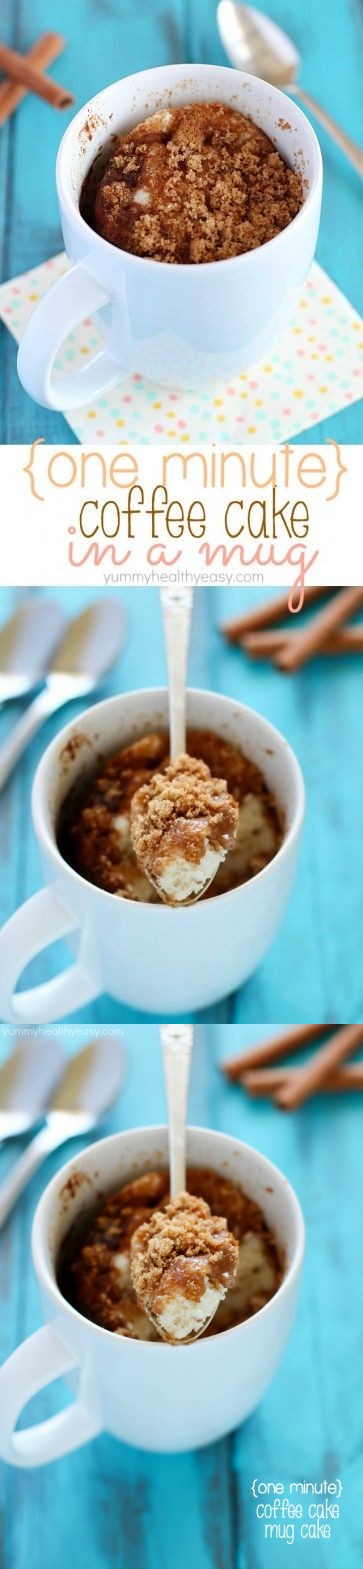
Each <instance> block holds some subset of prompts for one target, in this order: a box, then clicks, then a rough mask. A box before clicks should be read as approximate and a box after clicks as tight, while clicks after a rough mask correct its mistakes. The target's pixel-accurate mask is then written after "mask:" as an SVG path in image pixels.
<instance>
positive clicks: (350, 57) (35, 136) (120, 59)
mask: <svg viewBox="0 0 363 1569" xmlns="http://www.w3.org/2000/svg"><path fill="white" fill-rule="evenodd" d="M269 11H270V14H271V15H272V16H274V17H275V19H276V20H277V21H279V22H280V23H281V24H282V25H283V26H284V25H285V26H286V27H287V28H288V29H289V30H290V32H291V33H292V35H293V36H294V38H295V41H296V44H297V46H298V48H299V50H300V51H301V55H302V59H303V69H302V73H301V79H302V82H303V84H304V85H305V86H306V87H310V88H311V91H312V92H313V93H314V92H315V95H316V97H319V94H320V96H321V98H322V100H323V101H324V102H325V103H326V106H327V108H328V109H330V110H331V113H332V114H333V115H334V114H335V115H336V117H337V119H340V120H341V123H342V124H343V125H345V126H346V128H347V130H349V131H350V132H351V134H352V135H353V136H356V138H357V139H358V140H359V139H360V141H361V142H362V140H363V129H362V109H361V84H360V62H361V58H362V17H361V12H360V11H359V9H358V7H352V6H351V7H348V6H347V5H346V0H335V5H334V26H332V25H331V6H330V4H329V0H321V3H320V5H319V6H315V7H313V6H310V7H308V8H306V7H305V8H304V7H303V8H301V6H300V5H299V0H294V4H291V5H289V6H286V4H285V3H284V0H270V5H269ZM53 20H54V26H56V27H57V28H58V29H59V31H62V32H63V33H64V35H65V37H66V39H67V40H68V46H67V50H66V52H65V53H64V56H61V58H60V60H59V61H58V62H57V63H56V64H55V66H54V67H53V68H52V70H53V73H54V75H55V76H56V77H57V78H58V80H59V81H64V82H65V83H66V85H69V87H70V88H71V90H73V92H74V94H75V96H76V100H77V106H80V105H81V104H82V103H84V102H85V101H86V100H87V98H88V97H89V96H90V95H91V94H92V93H94V92H95V91H96V90H97V89H98V88H99V86H100V85H101V84H102V85H103V84H105V83H107V82H109V81H113V80H114V79H115V76H116V75H117V74H120V75H123V74H127V73H129V72H132V71H135V70H141V69H144V68H146V67H148V66H153V65H157V64H162V63H167V62H168V61H176V60H182V59H183V58H184V59H186V60H196V61H198V60H200V61H211V62H218V61H222V60H223V59H224V55H223V51H222V48H221V45H220V43H219V39H218V33H217V28H216V22H215V0H198V5H197V6H196V5H194V4H192V3H191V0H169V3H168V5H166V4H165V3H164V0H153V4H152V6H150V4H148V3H146V0H143V3H140V4H138V5H137V6H136V7H134V6H132V5H131V4H130V3H129V0H123V3H122V4H119V3H117V0H107V4H106V5H104V4H101V3H97V0H78V3H77V6H75V5H74V0H58V5H57V13H56V16H55V17H54V19H53V18H50V17H49V9H48V10H47V8H46V4H45V0H34V3H33V6H32V10H31V16H30V15H29V8H28V6H27V4H26V0H22V3H21V4H20V3H19V4H18V6H17V7H16V8H15V7H14V4H13V0H4V3H3V7H2V36H3V37H4V39H6V40H7V41H8V42H11V43H13V44H15V46H16V47H18V48H23V49H25V48H26V46H27V45H29V43H30V42H31V41H32V40H33V39H34V38H35V37H36V36H37V34H39V33H40V32H41V31H42V30H44V29H45V28H47V27H49V25H51V23H52V21H53ZM69 117H70V116H67V115H60V114H58V113H57V112H56V111H53V110H51V109H49V107H48V106H47V105H46V104H44V103H40V102H35V101H34V100H32V99H30V98H29V99H28V100H27V101H25V102H24V103H23V105H22V106H21V108H20V109H19V111H18V112H17V114H16V115H15V116H14V117H13V119H12V121H11V122H10V123H9V125H8V126H5V127H3V128H2V129H1V130H0V180H1V184H2V188H3V190H4V192H5V201H4V203H3V208H2V217H1V219H0V252H1V277H2V278H7V277H10V276H13V275H15V274H16V273H19V272H21V271H23V270H25V269H26V268H29V267H31V266H33V265H36V263H37V262H38V261H40V260H43V259H45V257H47V256H49V255H52V254H54V253H55V252H56V251H57V250H59V248H60V243H61V238H60V229H59V221H58V213H57V203H56V196H55V187H54V161H55V156H56V151H57V147H58V143H59V140H60V137H61V134H62V130H63V129H64V128H65V125H66V124H67V118H69ZM321 141H322V149H323V154H324V162H325V192H324V205H323V217H322V226H321V233H320V240H319V249H318V258H319V260H320V261H321V263H322V265H323V266H324V267H325V268H326V269H327V271H328V272H329V273H331V275H332V277H333V278H334V279H335V281H336V283H338V284H339V286H340V287H341V288H342V289H343V290H344V291H345V293H346V294H347V295H348V297H349V298H350V299H352V301H353V303H354V304H355V306H356V308H357V309H361V310H362V308H363V295H362V280H361V264H360V259H361V255H362V247H363V214H362V204H361V202H360V195H361V191H360V182H359V179H358V176H357V175H356V174H355V173H354V171H351V170H350V169H349V168H348V166H347V164H346V162H345V160H344V159H343V156H342V154H341V153H339V152H338V151H337V149H335V148H333V147H332V146H331V143H330V142H329V140H328V138H327V137H326V136H325V135H324V133H321ZM29 154H30V156H29ZM0 354H1V360H0V367H1V377H2V385H3V396H2V402H1V424H0V439H1V441H5V442H18V441H30V440H32V439H33V438H34V436H35V435H38V434H42V435H43V436H44V438H45V440H46V441H49V442H52V441H54V442H57V443H61V442H64V440H65V435H66V431H67V429H68V427H66V424H65V421H64V420H63V419H62V417H61V416H59V415H57V414H52V413H50V412H49V411H46V410H38V409H36V407H35V405H34V404H33V403H32V402H31V401H30V399H29V398H27V396H26V395H25V393H23V391H22V389H21V387H20V386H19V383H18V380H17V375H16V365H15V360H16V350H15V345H14V343H12V342H11V340H10V338H9V335H8V334H7V333H6V332H5V329H4V328H2V329H1V333H0ZM313 435H314V441H315V442H317V441H323V440H325V439H326V438H327V436H329V435H331V436H337V438H338V439H339V440H343V441H351V442H357V441H359V440H360V439H361V435H362V424H361V413H359V410H358V409H357V408H356V407H352V408H348V409H345V410H344V411H343V413H342V415H341V416H340V415H339V416H336V417H334V420H328V421H326V422H322V423H321V424H320V425H319V426H316V427H315V428H314V433H313ZM67 439H68V441H69V440H71V441H72V439H74V438H72V436H69V435H68V436H67ZM301 439H302V438H300V440H301Z"/></svg>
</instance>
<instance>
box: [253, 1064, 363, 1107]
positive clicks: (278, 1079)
mask: <svg viewBox="0 0 363 1569" xmlns="http://www.w3.org/2000/svg"><path fill="white" fill-rule="evenodd" d="M297 1073H299V1068H284V1067H283V1066H282V1067H281V1068H250V1070H249V1072H248V1073H246V1074H244V1076H243V1078H241V1080H240V1083H241V1085H242V1088H243V1089H244V1090H247V1094H248V1095H252V1096H253V1098H254V1099H255V1098H256V1099H260V1097H261V1099H262V1097H264V1096H267V1095H274V1094H275V1092H276V1090H279V1089H280V1088H281V1086H282V1085H283V1084H293V1083H294V1082H295V1079H296V1074H297ZM338 1090H363V1062H349V1063H346V1064H345V1066H344V1067H343V1068H334V1069H333V1070H332V1072H331V1073H329V1075H328V1078H326V1079H324V1084H321V1085H320V1086H319V1091H318V1093H319V1094H320V1093H321V1094H322V1095H325V1094H326V1093H329V1094H333V1093H335V1091H338Z"/></svg>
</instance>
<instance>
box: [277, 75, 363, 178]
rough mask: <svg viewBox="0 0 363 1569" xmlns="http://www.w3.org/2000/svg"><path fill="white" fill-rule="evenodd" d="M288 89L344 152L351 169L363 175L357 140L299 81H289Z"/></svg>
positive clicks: (361, 151) (362, 150) (362, 156)
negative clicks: (354, 139) (349, 134)
mask: <svg viewBox="0 0 363 1569" xmlns="http://www.w3.org/2000/svg"><path fill="white" fill-rule="evenodd" d="M288 91H289V92H291V93H293V95H294V97H295V98H299V100H300V101H301V103H302V104H304V106H305V109H310V110H311V113H312V114H313V115H314V116H315V119H316V120H317V121H318V124H319V125H322V126H323V129H324V131H328V135H329V136H331V138H332V141H333V142H336V144H337V147H340V149H341V152H343V153H345V156H346V158H348V161H349V163H351V164H352V165H353V169H356V171H357V174H360V175H361V176H363V148H362V147H359V146H358V142H354V141H353V137H352V136H348V133H347V131H343V128H342V126H341V125H338V124H337V121H336V120H333V119H332V116H331V114H328V113H327V110H326V109H323V106H322V104H318V103H317V102H316V98H312V96H311V93H307V92H306V90H305V87H300V83H299V82H291V83H290V82H289V85H288Z"/></svg>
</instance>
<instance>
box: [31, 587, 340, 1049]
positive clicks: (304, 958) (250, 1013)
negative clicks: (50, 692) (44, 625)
mask: <svg viewBox="0 0 363 1569" xmlns="http://www.w3.org/2000/svg"><path fill="white" fill-rule="evenodd" d="M57 592H59V598H60V599H61V600H62V603H63V604H64V605H65V606H66V608H67V610H68V611H69V613H70V614H71V613H72V612H73V613H74V612H75V611H76V608H77V607H78V606H80V605H83V604H84V603H85V602H86V601H88V600H89V598H91V594H90V592H89V590H84V589H78V588H77V589H76V588H72V589H71V590H64V589H61V590H59V591H58V590H57ZM108 592H117V591H114V590H108ZM261 592H263V593H264V592H265V590H264V591H261V590H256V589H252V588H251V589H246V590H238V589H205V590H198V594H197V596H196V603H195V613H194V622H193V632H192V644H191V659H190V684H191V685H193V686H201V687H206V688H208V687H209V688H211V689H212V690H215V691H221V692H225V693H226V694H227V695H228V696H230V697H232V698H236V699H237V700H239V701H241V702H246V703H247V704H248V705H250V706H251V707H252V708H256V709H257V710H260V711H261V713H263V714H265V715H266V717H267V718H268V719H269V720H271V722H272V723H273V724H275V725H277V727H278V728H279V729H280V730H282V731H283V733H284V734H285V735H286V736H287V738H288V740H289V741H290V743H291V745H292V746H293V747H294V749H295V751H296V753H297V755H298V757H299V759H300V762H301V765H302V769H303V773H304V776H305V780H306V787H307V818H306V826H305V831H304V838H303V847H302V853H301V858H300V866H299V873H298V878H297V882H296V886H295V889H294V892H293V895H292V899H291V902H290V905H289V909H288V912H287V915H286V917H285V920H284V923H283V926H282V928H281V931H280V932H279V934H278V936H277V938H276V941H275V943H274V944H273V947H272V949H271V950H270V952H269V953H268V954H267V957H266V958H265V960H264V962H263V964H262V965H261V966H260V969H259V970H258V971H257V974H256V975H255V976H253V977H252V978H251V980H250V981H248V982H247V984H246V985H245V986H244V987H243V988H242V989H241V991H240V993H239V994H238V995H236V996H235V997H234V998H230V999H226V1000H224V1001H223V1002H222V1003H221V1004H220V1005H219V1007H218V1008H217V1009H214V1010H213V1014H212V1015H211V1017H213V1019H214V1020H216V1021H217V1020H218V1019H221V1020H224V1021H225V1022H233V1020H239V1019H241V1020H243V1022H244V1023H250V1022H251V1023H253V1022H254V1021H255V1020H256V1018H257V1019H258V1018H259V1019H265V1021H266V1022H271V1023H273V1021H274V1020H275V1019H279V1020H280V1021H283V1020H285V1019H287V1020H292V1019H293V1020H297V1021H298V1020H302V1019H305V1020H314V1019H317V1018H318V1019H321V1020H322V1021H323V1020H324V1019H325V1020H329V1019H332V1018H333V1019H338V1020H339V1019H344V1020H350V1019H357V1018H358V1019H359V1018H362V1009H363V977H362V964H361V952H362V926H363V912H362V893H361V890H362V883H363V841H362V836H361V835H359V834H357V821H358V820H359V809H360V808H359V802H360V798H361V766H362V765H361V759H362V747H363V703H362V684H363V676H362V662H361V658H360V657H357V656H355V657H353V656H352V657H349V658H348V657H345V658H344V659H338V658H332V659H330V660H328V659H324V660H323V659H320V660H315V661H314V663H312V664H311V666H309V667H307V668H306V669H305V670H304V671H302V672H301V673H300V674H298V675H296V676H295V677H293V678H288V677H284V676H283V675H282V674H281V673H280V672H279V671H277V670H276V669H274V668H273V667H272V666H271V667H270V666H268V665H267V664H266V665H265V664H262V663H261V664H257V663H255V664H252V663H250V662H249V661H248V660H247V659H246V658H245V656H242V654H241V653H240V652H239V651H238V650H236V649H232V648H230V647H229V646H228V645H227V644H226V643H225V642H224V640H222V638H221V637H220V634H219V632H218V626H219V624H220V623H221V621H223V620H224V619H227V616H228V615H230V616H232V615H233V614H234V613H236V611H237V609H238V608H239V607H240V606H241V604H242V602H243V594H244V595H245V596H248V604H250V603H251V602H252V597H253V596H254V597H255V598H257V597H258V595H259V594H261ZM13 601H14V594H13V591H6V590H3V591H2V593H1V598H0V614H1V617H5V614H6V607H8V608H9V606H10V604H11V603H13ZM123 601H124V604H125V607H126V611H127V615H128V640H127V646H126V648H125V651H124V654H123V656H122V658H121V660H120V663H119V666H118V667H117V669H116V670H115V671H114V672H113V674H112V677H111V678H110V680H109V682H108V686H107V691H108V692H110V693H112V692H116V691H118V690H121V691H123V690H127V689H128V690H131V689H132V688H133V687H141V686H143V685H145V684H146V685H149V686H152V685H158V684H159V683H161V684H164V682H165V668H164V653H163V641H162V631H161V622H160V614H159V604H158V596H157V593H156V591H154V590H148V591H147V593H145V590H143V589H130V590H126V591H125V592H124V593H123ZM80 706H83V705H80ZM75 711H76V710H75V707H74V712H75ZM13 712H14V710H13V711H12V713H13ZM70 712H71V711H70V710H68V712H67V711H66V710H64V715H63V716H62V715H61V714H59V715H58V717H54V719H53V720H50V721H49V723H48V724H47V726H46V729H45V730H44V731H43V732H42V733H41V734H39V736H38V737H37V739H36V740H35V741H34V743H33V745H32V747H31V748H30V749H29V750H28V753H27V754H26V757H25V758H24V760H23V763H22V765H21V766H20V768H19V769H18V770H17V772H16V774H14V776H13V778H12V780H11V782H10V783H9V785H8V788H7V789H6V790H5V791H4V792H3V794H2V795H1V797H0V856H1V861H2V867H3V869H4V875H3V876H2V879H1V885H0V921H1V923H2V922H3V921H4V920H5V919H7V917H8V916H9V915H10V914H11V913H12V911H13V910H14V909H15V908H16V907H17V906H18V905H19V904H20V903H21V901H22V900H23V899H24V898H27V897H28V896H29V895H30V894H31V893H32V892H34V890H35V889H36V888H37V887H39V885H40V868H39V858H38V852H37V847H36V845H35V841H34V835H33V830H32V827H31V824H30V820H29V801H30V792H31V784H32V779H33V775H34V771H35V768H36V765H37V762H38V761H39V759H40V757H41V755H42V752H43V750H44V747H45V745H46V744H47V742H48V741H49V740H50V739H51V737H52V736H53V735H55V734H57V733H58V730H59V728H60V725H61V723H64V722H65V721H66V719H67V718H68V715H69V716H70ZM12 713H10V711H9V713H8V714H5V712H3V714H2V715H0V739H1V736H2V735H3V734H5V731H6V728H7V726H8V725H9V723H11V721H12ZM24 824H26V831H25V832H24ZM60 960H61V948H60V945H59V948H58V949H57V950H55V949H54V950H49V951H48V953H47V955H46V956H44V957H43V958H41V959H39V960H37V961H36V962H34V963H33V965H32V966H31V968H30V969H29V972H28V975H29V981H31V982H33V983H36V982H37V981H42V980H44V979H45V978H46V976H48V975H50V974H53V973H55V971H56V969H57V968H58V966H59V964H60ZM78 1017H79V1021H80V1020H81V1019H82V1020H83V1021H91V1020H92V1019H93V1020H98V1021H100V1022H104V1021H105V1020H108V1021H109V1022H114V1023H117V1022H120V1021H121V1019H127V1020H130V1022H137V1015H135V1014H128V1013H127V1011H126V1012H123V1010H122V1007H121V1005H118V1004H117V1003H113V1002H112V1001H111V1000H110V998H106V997H102V998H101V999H99V1000H98V1002H97V1003H96V1004H94V1005H92V1007H91V1008H89V1009H84V1010H83V1011H82V1013H81V1014H80V1015H79V1016H78ZM140 1017H141V1015H140ZM208 1018H209V1014H208V1012H207V1013H206V1019H208Z"/></svg>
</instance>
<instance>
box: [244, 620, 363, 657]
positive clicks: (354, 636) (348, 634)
mask: <svg viewBox="0 0 363 1569" xmlns="http://www.w3.org/2000/svg"><path fill="white" fill-rule="evenodd" d="M295 637H296V632H295V630H294V631H290V627H289V628H286V627H285V629H282V630H281V631H279V630H278V629H276V631H274V630H273V629H272V630H271V631H270V630H268V631H267V632H248V633H247V636H246V637H244V638H243V639H242V648H244V649H245V652H246V654H249V655H250V657H251V658H252V659H269V658H270V657H271V655H273V654H276V653H278V652H279V650H280V649H281V648H288V647H290V645H291V643H292V641H293V639H295ZM362 652H363V625H359V626H344V627H340V629H339V631H337V632H331V634H330V637H327V639H326V642H324V643H323V646H322V648H320V649H319V654H349V653H352V654H353V653H362Z"/></svg>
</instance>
